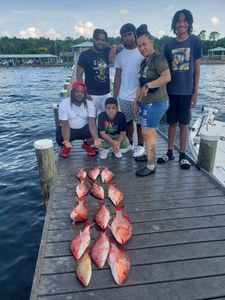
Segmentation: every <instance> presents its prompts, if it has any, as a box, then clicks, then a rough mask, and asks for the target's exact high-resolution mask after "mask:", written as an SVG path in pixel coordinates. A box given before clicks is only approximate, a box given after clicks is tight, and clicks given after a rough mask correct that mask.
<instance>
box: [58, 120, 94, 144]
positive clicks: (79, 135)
mask: <svg viewBox="0 0 225 300" xmlns="http://www.w3.org/2000/svg"><path fill="white" fill-rule="evenodd" d="M91 137H92V135H91V133H90V130H89V126H88V124H87V125H85V126H84V127H82V128H80V129H70V142H72V141H75V140H86V139H90V138H91ZM56 142H57V144H58V145H59V146H62V142H63V137H62V132H61V126H59V127H58V128H57V130H56Z"/></svg>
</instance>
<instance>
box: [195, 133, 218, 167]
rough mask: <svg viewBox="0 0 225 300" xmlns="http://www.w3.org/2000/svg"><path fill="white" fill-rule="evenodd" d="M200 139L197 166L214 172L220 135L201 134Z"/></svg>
mask: <svg viewBox="0 0 225 300" xmlns="http://www.w3.org/2000/svg"><path fill="white" fill-rule="evenodd" d="M200 139H201V140H200V146H199V152H198V160H197V166H198V167H199V168H203V169H204V170H206V171H207V172H209V173H212V171H213V168H214V163H215V157H216V148H217V142H218V136H212V135H208V134H200Z"/></svg>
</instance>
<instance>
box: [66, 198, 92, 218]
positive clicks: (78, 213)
mask: <svg viewBox="0 0 225 300" xmlns="http://www.w3.org/2000/svg"><path fill="white" fill-rule="evenodd" d="M76 199H77V202H78V204H77V206H76V207H74V208H73V210H72V212H71V213H70V218H71V219H72V220H73V222H83V221H85V220H87V218H88V205H87V203H86V202H85V200H86V197H83V198H78V197H76Z"/></svg>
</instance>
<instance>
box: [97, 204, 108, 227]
mask: <svg viewBox="0 0 225 300" xmlns="http://www.w3.org/2000/svg"><path fill="white" fill-rule="evenodd" d="M109 220H110V212H109V210H108V208H107V207H106V205H105V203H100V202H99V209H98V210H97V212H96V214H95V222H96V224H97V225H98V226H99V227H101V228H102V229H105V228H106V227H107V226H108V223H109Z"/></svg>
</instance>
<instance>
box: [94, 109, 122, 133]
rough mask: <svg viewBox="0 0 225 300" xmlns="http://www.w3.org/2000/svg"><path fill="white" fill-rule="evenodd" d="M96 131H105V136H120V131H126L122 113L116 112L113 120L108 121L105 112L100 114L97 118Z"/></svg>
mask: <svg viewBox="0 0 225 300" xmlns="http://www.w3.org/2000/svg"><path fill="white" fill-rule="evenodd" d="M98 130H99V131H105V133H106V134H111V135H115V134H120V132H121V131H126V118H125V115H124V113H122V112H120V111H118V112H117V114H116V116H115V119H114V120H110V119H109V117H108V116H107V114H106V112H104V111H103V112H102V113H100V114H99V116H98Z"/></svg>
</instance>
